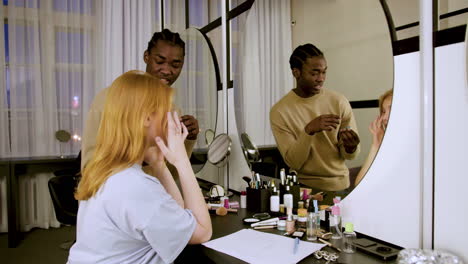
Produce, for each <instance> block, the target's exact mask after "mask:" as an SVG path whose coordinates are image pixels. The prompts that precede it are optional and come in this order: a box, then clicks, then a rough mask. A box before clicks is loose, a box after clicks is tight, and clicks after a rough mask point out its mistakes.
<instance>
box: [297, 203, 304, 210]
mask: <svg viewBox="0 0 468 264" xmlns="http://www.w3.org/2000/svg"><path fill="white" fill-rule="evenodd" d="M302 208H304V201H299V202H297V209H302Z"/></svg>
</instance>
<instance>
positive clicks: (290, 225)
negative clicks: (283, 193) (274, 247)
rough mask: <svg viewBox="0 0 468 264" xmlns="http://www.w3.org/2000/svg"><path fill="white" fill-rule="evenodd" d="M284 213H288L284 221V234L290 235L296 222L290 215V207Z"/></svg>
mask: <svg viewBox="0 0 468 264" xmlns="http://www.w3.org/2000/svg"><path fill="white" fill-rule="evenodd" d="M286 211H287V213H288V218H287V219H286V232H287V233H289V234H292V233H293V232H294V230H295V227H296V221H294V218H293V214H292V207H288V208H287V209H286Z"/></svg>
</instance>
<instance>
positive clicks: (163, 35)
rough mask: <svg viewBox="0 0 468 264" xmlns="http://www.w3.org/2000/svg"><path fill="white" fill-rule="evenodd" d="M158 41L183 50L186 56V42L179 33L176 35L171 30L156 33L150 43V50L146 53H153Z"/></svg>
mask: <svg viewBox="0 0 468 264" xmlns="http://www.w3.org/2000/svg"><path fill="white" fill-rule="evenodd" d="M158 40H163V41H167V42H169V43H171V44H172V45H176V46H179V47H181V48H182V52H183V54H184V55H185V42H184V41H183V40H182V39H181V38H180V35H179V33H174V32H172V31H170V30H169V29H163V31H161V32H155V33H154V34H153V37H152V38H151V40H150V41H149V42H148V49H146V51H148V52H151V49H152V48H153V47H154V46H156V43H157V42H158Z"/></svg>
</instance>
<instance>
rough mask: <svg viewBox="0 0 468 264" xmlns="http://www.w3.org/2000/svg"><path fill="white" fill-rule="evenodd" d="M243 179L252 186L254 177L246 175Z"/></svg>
mask: <svg viewBox="0 0 468 264" xmlns="http://www.w3.org/2000/svg"><path fill="white" fill-rule="evenodd" d="M242 179H243V180H244V181H245V182H246V183H247V186H250V182H251V181H252V178H250V177H249V176H244V177H242Z"/></svg>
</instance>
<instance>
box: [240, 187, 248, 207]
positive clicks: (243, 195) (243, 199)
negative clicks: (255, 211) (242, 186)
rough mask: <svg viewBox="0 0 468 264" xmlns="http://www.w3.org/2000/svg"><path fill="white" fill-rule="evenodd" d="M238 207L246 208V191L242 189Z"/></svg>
mask: <svg viewBox="0 0 468 264" xmlns="http://www.w3.org/2000/svg"><path fill="white" fill-rule="evenodd" d="M240 208H247V192H246V191H242V192H241V195H240Z"/></svg>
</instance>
